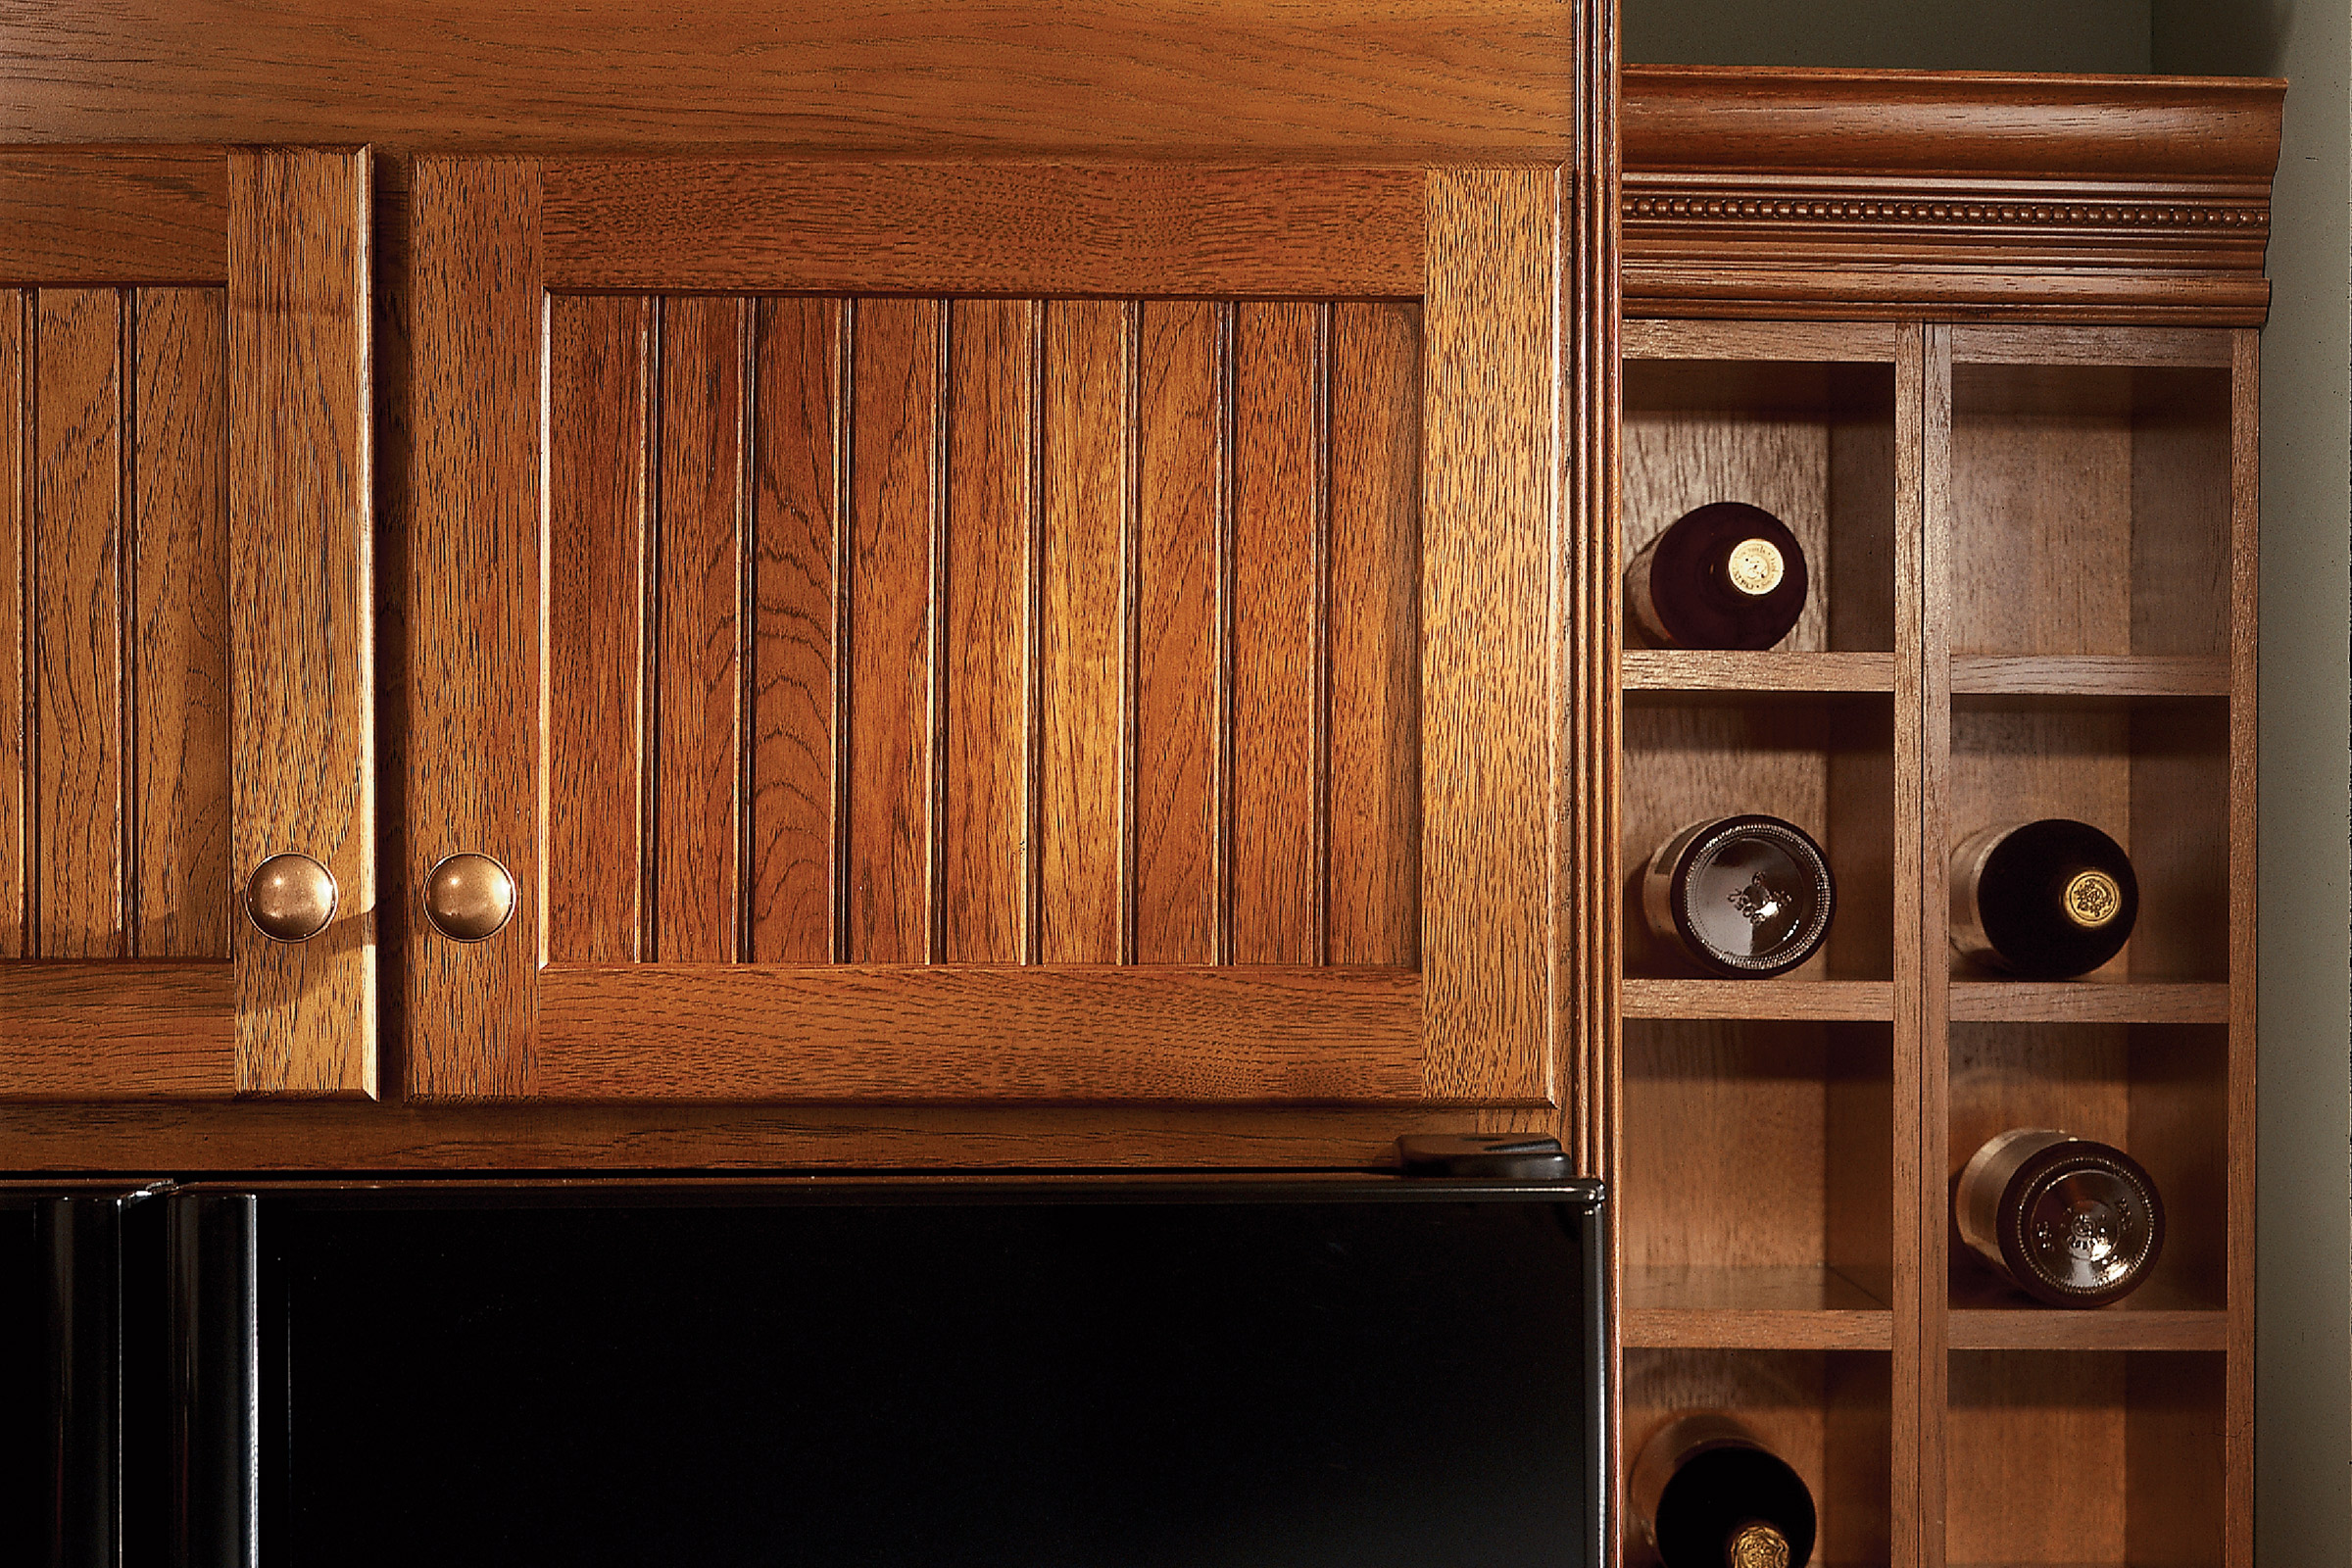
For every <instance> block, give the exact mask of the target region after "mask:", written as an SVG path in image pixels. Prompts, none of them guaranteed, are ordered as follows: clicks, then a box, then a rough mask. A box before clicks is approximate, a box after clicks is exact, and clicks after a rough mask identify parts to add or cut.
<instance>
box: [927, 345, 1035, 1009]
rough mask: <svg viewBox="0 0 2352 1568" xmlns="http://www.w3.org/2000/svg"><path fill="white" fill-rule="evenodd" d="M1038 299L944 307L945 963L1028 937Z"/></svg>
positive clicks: (986, 957) (1025, 943) (999, 959)
mask: <svg viewBox="0 0 2352 1568" xmlns="http://www.w3.org/2000/svg"><path fill="white" fill-rule="evenodd" d="M1039 309H1040V307H1039V305H1038V304H1037V303H1036V302H1035V301H1030V300H957V301H956V302H955V303H954V304H953V305H951V306H950V307H949V323H948V364H949V368H948V419H947V424H948V432H949V435H948V447H949V456H948V503H947V519H946V532H947V537H946V561H945V565H946V572H945V576H946V593H947V603H946V606H945V610H946V635H945V640H944V643H943V646H942V649H941V661H940V662H941V674H942V684H943V685H944V686H945V688H946V689H945V691H944V692H943V693H942V694H941V695H942V701H943V711H942V714H941V721H942V723H943V725H944V726H945V737H944V738H945V745H946V750H945V755H944V756H943V758H942V772H943V776H944V778H943V782H944V790H943V796H942V802H941V807H942V810H941V820H940V842H941V850H942V854H941V860H940V869H941V886H940V902H941V908H940V952H941V956H942V957H943V958H945V959H946V960H947V961H948V962H950V963H1012V962H1017V961H1019V960H1020V959H1022V958H1023V957H1025V956H1028V950H1029V927H1030V921H1029V868H1028V858H1029V847H1030V832H1029V780H1030V769H1029V750H1030V748H1029V733H1030V725H1029V714H1030V703H1029V649H1030V635H1031V620H1030V593H1029V590H1030V580H1031V567H1030V550H1031V543H1032V541H1033V539H1034V538H1035V536H1036V535H1035V526H1034V523H1035V508H1034V505H1033V497H1034V495H1035V489H1036V484H1035V480H1036V441H1035V436H1036V422H1037V391H1038V388H1037V313H1038V311H1039Z"/></svg>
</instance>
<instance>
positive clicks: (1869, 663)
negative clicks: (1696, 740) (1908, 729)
mask: <svg viewBox="0 0 2352 1568" xmlns="http://www.w3.org/2000/svg"><path fill="white" fill-rule="evenodd" d="M1620 679H1621V680H1622V682H1623V684H1624V687H1625V689H1626V690H1627V691H1629V692H1800V693H1809V692H1891V691H1893V690H1894V656H1893V655H1892V654H1872V653H1859V654H1841V653H1810V652H1802V651H1797V652H1787V653H1783V652H1777V651H1766V652H1762V653H1735V652H1723V651H1717V650H1710V649H1684V648H1629V649H1627V650H1626V651H1625V653H1624V655H1623V658H1622V662H1621V664H1620Z"/></svg>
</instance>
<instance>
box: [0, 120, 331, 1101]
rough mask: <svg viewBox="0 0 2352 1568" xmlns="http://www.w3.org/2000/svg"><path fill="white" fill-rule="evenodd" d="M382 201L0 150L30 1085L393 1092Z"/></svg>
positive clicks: (16, 939) (7, 846) (192, 158)
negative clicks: (379, 988) (385, 900)
mask: <svg viewBox="0 0 2352 1568" xmlns="http://www.w3.org/2000/svg"><path fill="white" fill-rule="evenodd" d="M368 637H369V629H368V158H367V154H366V153H365V152H364V151H350V150H339V151H313V150H305V149H234V148H232V149H222V148H218V147H211V148H194V147H176V148H161V147H138V148H120V149H101V150H88V149H76V150H59V149H47V148H10V149H6V150H5V151H0V1099H37V1100H116V1099H133V1100H135V1099H157V1098H165V1099H198V1098H206V1097H224V1096H229V1095H237V1094H291V1095H366V1094H370V1093H372V1092H373V1090H374V1071H375V1069H374V1060H375V1056H374V1033H375V1029H374V1022H375V1020H374V990H373V988H374V938H373V922H374V903H375V898H374V885H373V859H374V850H373V838H374V822H373V807H372V796H371V784H370V778H369V741H370V736H369V725H370V713H369V707H370V702H369V689H368ZM282 856H298V857H301V858H302V859H300V860H293V859H278V860H276V861H275V863H274V864H273V865H272V866H271V869H270V874H269V875H266V876H264V877H263V878H261V879H260V880H261V886H260V888H259V890H258V896H259V898H260V911H261V912H260V917H261V918H264V919H271V918H274V919H275V922H276V923H277V925H278V928H279V930H280V931H281V933H283V934H285V935H286V936H287V937H288V938H289V940H284V941H273V940H271V939H270V938H269V937H267V936H265V935H264V934H263V931H262V929H261V927H260V926H259V925H257V923H256V919H255V918H253V917H249V915H248V913H247V907H246V890H247V886H248V883H249V882H250V881H252V880H254V877H255V873H256V871H257V870H259V869H260V868H261V867H262V866H263V864H264V862H266V861H271V860H272V858H276V857H282ZM322 912H323V913H324V914H325V918H324V924H323V926H322V927H320V926H319V917H320V915H321V913H322ZM305 932H312V933H313V934H310V935H308V936H307V938H306V937H303V935H302V934H303V933H305Z"/></svg>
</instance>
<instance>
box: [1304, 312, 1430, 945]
mask: <svg viewBox="0 0 2352 1568" xmlns="http://www.w3.org/2000/svg"><path fill="white" fill-rule="evenodd" d="M1329 374H1330V404H1331V414H1330V436H1329V439H1330V444H1331V456H1330V459H1329V464H1330V487H1331V499H1330V517H1329V522H1328V529H1329V542H1328V545H1327V547H1326V549H1327V557H1326V559H1327V563H1328V564H1327V567H1326V570H1327V572H1328V574H1329V586H1328V588H1327V590H1326V603H1327V606H1328V630H1327V637H1328V642H1329V648H1328V653H1327V654H1326V656H1325V657H1326V659H1327V660H1328V664H1329V669H1330V686H1329V692H1328V696H1327V704H1328V707H1327V710H1326V711H1327V714H1328V718H1329V723H1330V736H1331V740H1330V749H1329V753H1328V756H1327V765H1328V769H1329V781H1328V783H1327V785H1326V794H1327V802H1328V804H1327V806H1326V811H1327V815H1328V821H1329V826H1328V829H1327V833H1328V843H1329V863H1328V870H1327V875H1328V890H1327V892H1326V894H1325V898H1326V901H1327V903H1326V919H1327V930H1328V947H1329V957H1330V961H1331V962H1333V963H1342V964H1346V963H1369V964H1380V963H1392V964H1397V965H1400V966H1403V967H1407V968H1409V967H1411V966H1412V965H1413V964H1414V963H1415V962H1417V961H1418V959H1419V956H1420V936H1421V907H1420V894H1421V769H1420V757H1421V661H1420V657H1419V656H1420V646H1421V400H1420V392H1421V312H1420V309H1419V308H1418V307H1417V306H1412V305H1388V304H1357V303H1346V302H1344V303H1341V304H1337V305H1334V306H1333V307H1332V312H1331V346H1330V371H1329Z"/></svg>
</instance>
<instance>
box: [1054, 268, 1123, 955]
mask: <svg viewBox="0 0 2352 1568" xmlns="http://www.w3.org/2000/svg"><path fill="white" fill-rule="evenodd" d="M1044 309H1045V317H1046V327H1045V348H1044V353H1045V365H1044V398H1043V409H1042V411H1041V413H1042V420H1041V426H1040V431H1039V441H1040V443H1041V445H1042V447H1043V455H1042V460H1041V466H1042V469H1043V472H1042V476H1041V478H1042V486H1043V493H1042V495H1041V497H1040V505H1041V508H1042V512H1043V516H1042V518H1041V526H1040V536H1039V542H1038V551H1039V610H1038V614H1039V622H1040V624H1039V628H1038V631H1039V639H1040V646H1039V660H1040V668H1039V675H1038V726H1037V746H1038V755H1037V789H1038V795H1039V799H1038V803H1037V808H1036V821H1037V834H1038V848H1037V858H1036V865H1037V957H1038V960H1039V961H1040V962H1043V963H1115V962H1118V961H1119V960H1120V959H1121V958H1123V957H1125V956H1129V953H1130V941H1129V937H1130V930H1131V928H1130V924H1129V919H1128V914H1127V891H1126V890H1127V889H1128V887H1129V886H1130V881H1129V873H1130V869H1131V857H1132V845H1133V833H1132V829H1133V815H1132V810H1133V796H1132V793H1131V789H1130V786H1129V783H1128V777H1129V774H1128V769H1129V767H1130V766H1131V764H1132V762H1133V760H1134V753H1133V750H1132V748H1131V746H1130V744H1129V741H1130V730H1129V723H1128V720H1129V714H1128V710H1127V701H1128V696H1129V693H1130V691H1131V689H1132V681H1133V668H1134V658H1133V642H1132V635H1131V616H1132V614H1133V600H1132V593H1131V588H1132V584H1133V582H1134V576H1135V568H1136V564H1137V563H1136V560H1135V557H1136V546H1137V544H1138V540H1137V538H1136V527H1137V523H1138V518H1137V511H1138V500H1139V498H1138V495H1137V492H1136V488H1135V487H1136V482H1137V478H1138V474H1137V467H1136V461H1137V454H1136V452H1135V448H1134V442H1133V440H1132V439H1131V436H1132V433H1133V432H1134V430H1135V428H1136V420H1137V418H1138V417H1139V415H1140V411H1139V410H1138V408H1137V406H1136V405H1137V400H1138V396H1139V386H1138V381H1137V375H1138V371H1139V368H1140V365H1141V359H1140V356H1139V353H1138V343H1137V332H1138V328H1139V324H1140V320H1141V308H1140V307H1139V306H1136V305H1133V304H1128V303H1122V302H1118V301H1111V300H1070V301H1054V302H1050V303H1048V304H1047V305H1046V306H1045V307H1044Z"/></svg>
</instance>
